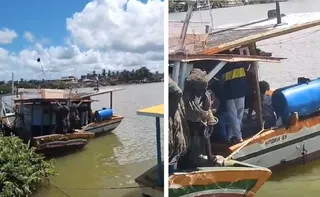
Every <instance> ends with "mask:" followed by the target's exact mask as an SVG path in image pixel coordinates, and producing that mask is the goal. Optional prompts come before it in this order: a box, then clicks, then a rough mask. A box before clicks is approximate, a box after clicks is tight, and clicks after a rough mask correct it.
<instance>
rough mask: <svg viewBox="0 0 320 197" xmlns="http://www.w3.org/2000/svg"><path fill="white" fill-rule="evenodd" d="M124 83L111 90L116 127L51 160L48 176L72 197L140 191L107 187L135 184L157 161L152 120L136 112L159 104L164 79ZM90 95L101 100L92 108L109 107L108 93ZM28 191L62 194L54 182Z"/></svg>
mask: <svg viewBox="0 0 320 197" xmlns="http://www.w3.org/2000/svg"><path fill="white" fill-rule="evenodd" d="M125 88H126V89H125V90H124V91H120V92H114V93H113V95H114V97H113V107H114V113H115V114H119V115H122V116H124V119H123V121H122V123H121V124H120V125H119V127H118V128H117V129H116V130H115V131H114V132H113V133H111V134H108V135H105V136H101V137H99V138H94V139H92V140H91V141H90V142H89V144H88V145H87V146H86V147H85V148H84V150H82V151H80V152H76V153H74V154H70V155H67V156H64V157H59V158H57V159H56V162H55V165H56V171H57V172H58V173H59V176H57V177H55V178H53V179H52V181H53V182H54V183H55V184H56V185H57V186H58V187H60V188H63V190H64V191H66V192H67V193H68V194H70V195H71V196H73V197H88V196H92V197H105V196H108V197H109V196H110V197H140V196H141V194H140V192H139V189H112V188H119V187H131V186H136V184H135V182H134V179H135V178H136V177H137V176H139V175H140V174H141V173H143V172H144V171H146V170H147V169H149V168H150V167H152V166H153V165H155V164H156V134H155V120H154V118H150V117H143V116H137V115H136V111H137V110H139V109H141V108H146V107H150V106H152V105H157V104H162V103H163V102H164V101H163V89H164V88H163V83H153V84H145V85H128V86H125ZM93 98H94V99H97V100H100V102H99V103H98V102H97V103H94V104H93V108H94V109H99V108H102V107H108V103H109V102H108V99H109V95H100V96H96V97H93ZM162 124H163V120H161V125H162ZM162 127H163V125H162ZM162 145H163V144H162ZM33 196H34V197H40V196H41V197H67V195H66V194H64V193H62V192H61V191H59V190H57V189H56V188H53V187H50V188H46V187H43V188H41V189H39V191H37V193H36V194H35V195H33Z"/></svg>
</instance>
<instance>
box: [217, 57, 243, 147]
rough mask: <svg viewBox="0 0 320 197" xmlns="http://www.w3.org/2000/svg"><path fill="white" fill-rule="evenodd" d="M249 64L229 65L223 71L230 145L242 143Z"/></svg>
mask: <svg viewBox="0 0 320 197" xmlns="http://www.w3.org/2000/svg"><path fill="white" fill-rule="evenodd" d="M247 68H248V63H246V62H234V63H228V64H226V65H225V66H224V68H223V69H222V70H221V72H222V73H223V76H222V79H223V81H224V93H225V94H224V96H225V100H226V113H227V116H228V121H229V123H230V125H229V127H228V140H229V142H230V143H239V142H242V141H243V139H242V133H241V126H242V117H243V113H244V108H245V96H246V93H247V80H246V69H247Z"/></svg>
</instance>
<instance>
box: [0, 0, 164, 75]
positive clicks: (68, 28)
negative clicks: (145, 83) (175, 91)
mask: <svg viewBox="0 0 320 197" xmlns="http://www.w3.org/2000/svg"><path fill="white" fill-rule="evenodd" d="M163 6H164V3H163V0H161V1H160V0H153V1H151V0H149V1H148V0H129V1H128V2H127V0H93V1H89V0H68V1H66V0H51V1H44V0H32V1H21V0H2V1H1V6H0V69H1V71H0V80H10V78H11V72H14V73H15V78H16V79H20V78H25V79H42V78H43V74H42V71H41V64H42V66H43V69H44V71H45V75H46V78H56V77H61V76H68V75H77V76H80V75H81V74H85V73H87V72H92V71H93V70H96V72H97V73H101V71H102V69H104V68H105V69H107V70H123V69H128V70H132V69H136V68H139V67H140V66H146V67H148V68H149V69H150V70H158V71H161V72H162V71H163V63H164V62H163ZM39 57H40V58H41V64H40V63H38V62H37V58H39Z"/></svg>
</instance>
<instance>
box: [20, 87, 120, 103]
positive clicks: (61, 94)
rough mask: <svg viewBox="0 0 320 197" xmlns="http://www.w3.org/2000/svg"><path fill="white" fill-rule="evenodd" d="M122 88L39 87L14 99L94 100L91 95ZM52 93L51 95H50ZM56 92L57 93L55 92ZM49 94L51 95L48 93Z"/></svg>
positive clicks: (28, 100) (47, 100) (22, 100)
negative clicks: (80, 89)
mask: <svg viewBox="0 0 320 197" xmlns="http://www.w3.org/2000/svg"><path fill="white" fill-rule="evenodd" d="M123 89H124V88H119V87H117V88H109V89H103V90H99V91H87V92H79V93H77V92H71V94H70V90H67V89H66V90H61V89H60V90H59V89H58V90H57V89H41V90H40V91H39V90H30V92H25V94H23V95H21V98H20V99H14V101H15V102H16V103H19V102H23V103H27V102H31V103H33V102H55V101H59V102H64V101H71V102H77V101H81V102H94V101H96V100H92V99H90V97H92V96H97V95H102V94H107V93H111V92H115V91H120V90H123ZM41 91H43V92H47V93H46V95H44V96H43V95H41ZM52 93H53V95H52ZM55 93H58V94H55ZM50 94H51V95H50Z"/></svg>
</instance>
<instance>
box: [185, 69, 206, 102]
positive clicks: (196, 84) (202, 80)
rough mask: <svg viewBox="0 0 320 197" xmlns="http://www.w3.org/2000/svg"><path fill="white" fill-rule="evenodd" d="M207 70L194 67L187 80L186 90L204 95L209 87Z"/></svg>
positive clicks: (197, 94)
mask: <svg viewBox="0 0 320 197" xmlns="http://www.w3.org/2000/svg"><path fill="white" fill-rule="evenodd" d="M206 76H207V73H206V71H202V70H201V69H199V68H194V69H193V70H192V71H191V72H190V75H189V76H188V77H187V79H186V81H185V91H187V92H193V93H194V94H195V95H196V96H203V95H204V94H205V92H206V90H207V88H208V80H207V79H206Z"/></svg>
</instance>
